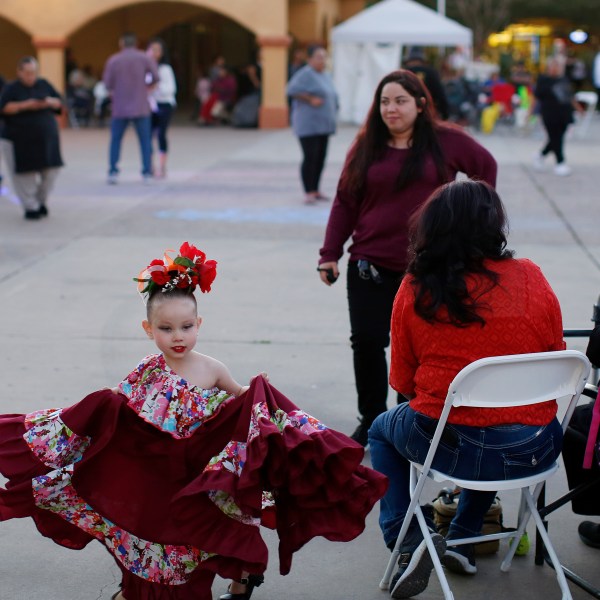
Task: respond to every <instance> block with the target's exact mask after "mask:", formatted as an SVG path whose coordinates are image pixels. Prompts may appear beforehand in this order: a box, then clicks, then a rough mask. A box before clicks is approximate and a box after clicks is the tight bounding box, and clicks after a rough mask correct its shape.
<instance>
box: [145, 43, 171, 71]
mask: <svg viewBox="0 0 600 600" xmlns="http://www.w3.org/2000/svg"><path fill="white" fill-rule="evenodd" d="M152 44H158V45H159V46H160V48H161V51H162V54H161V57H160V60H159V61H158V64H159V65H170V64H171V60H170V57H169V49H168V48H167V44H166V43H165V40H163V39H162V38H159V37H154V38H152V39H151V40H150V41H149V42H148V46H147V48H150V46H151V45H152Z"/></svg>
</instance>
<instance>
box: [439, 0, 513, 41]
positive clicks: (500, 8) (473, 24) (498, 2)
mask: <svg viewBox="0 0 600 600" xmlns="http://www.w3.org/2000/svg"><path fill="white" fill-rule="evenodd" d="M449 2H450V4H451V7H452V9H453V10H452V12H453V13H455V14H456V16H457V17H458V20H459V21H460V22H461V23H463V24H464V25H466V26H467V27H469V29H471V30H472V31H473V47H474V48H475V51H478V50H481V49H482V48H483V46H484V45H485V43H486V40H487V38H488V36H489V35H490V33H494V32H495V31H500V30H501V29H503V28H504V27H505V26H506V25H507V24H508V23H509V17H510V5H511V0H449Z"/></svg>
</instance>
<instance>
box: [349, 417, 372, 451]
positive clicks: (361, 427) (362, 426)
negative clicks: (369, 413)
mask: <svg viewBox="0 0 600 600" xmlns="http://www.w3.org/2000/svg"><path fill="white" fill-rule="evenodd" d="M369 427H371V424H370V423H369V424H367V423H365V421H361V422H360V423H359V424H358V427H357V428H356V429H355V430H354V433H353V434H352V435H351V436H350V439H352V440H354V441H355V442H358V443H359V444H360V445H361V446H362V447H363V448H366V447H367V446H368V445H369Z"/></svg>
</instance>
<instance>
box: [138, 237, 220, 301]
mask: <svg viewBox="0 0 600 600" xmlns="http://www.w3.org/2000/svg"><path fill="white" fill-rule="evenodd" d="M169 252H175V251H174V250H165V255H164V258H163V259H162V260H161V259H160V258H157V259H156V260H153V261H152V262H151V263H150V264H149V265H148V266H147V267H146V268H145V269H144V270H143V271H142V272H141V273H140V274H139V275H138V276H137V277H134V279H133V280H134V281H137V282H138V290H139V292H140V293H141V294H147V295H148V296H150V293H151V292H152V291H153V290H154V289H156V288H159V289H160V290H161V291H162V292H169V291H171V290H174V289H175V288H181V289H187V290H189V291H190V292H193V291H194V290H195V289H196V286H197V285H199V286H200V289H201V290H202V292H210V286H211V284H212V282H213V281H214V280H215V277H216V276H217V262H216V261H214V260H206V254H204V252H202V250H198V248H196V246H192V245H191V244H188V242H184V243H183V244H182V245H181V248H179V256H177V257H175V258H174V259H173V258H171V257H170V256H169V254H168V253H169Z"/></svg>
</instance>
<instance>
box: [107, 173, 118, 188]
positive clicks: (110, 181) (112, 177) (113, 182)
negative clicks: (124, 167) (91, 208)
mask: <svg viewBox="0 0 600 600" xmlns="http://www.w3.org/2000/svg"><path fill="white" fill-rule="evenodd" d="M118 182H119V179H118V177H117V174H116V173H109V174H108V177H107V178H106V183H108V185H116V184H117V183H118Z"/></svg>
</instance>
